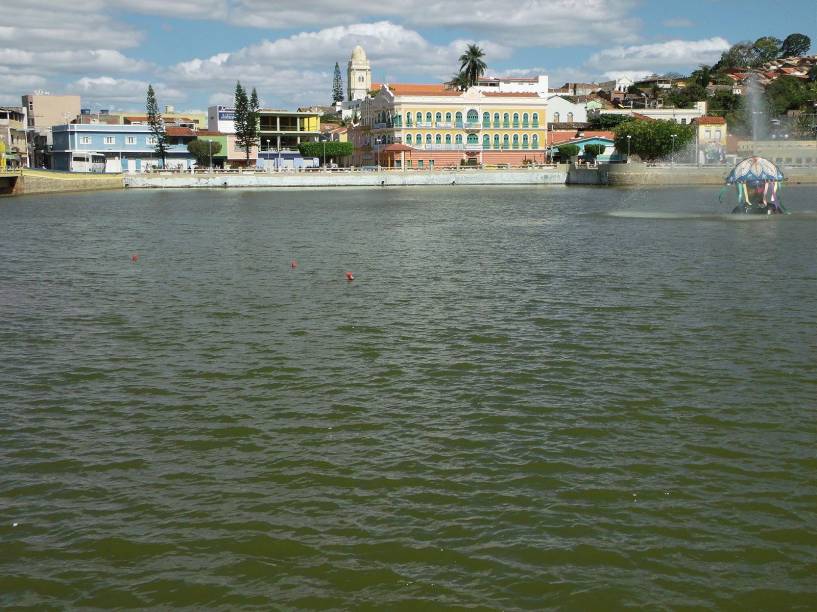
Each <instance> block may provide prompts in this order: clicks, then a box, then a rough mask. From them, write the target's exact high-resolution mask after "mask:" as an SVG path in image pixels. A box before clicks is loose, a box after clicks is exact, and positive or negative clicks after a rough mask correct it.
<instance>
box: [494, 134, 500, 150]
mask: <svg viewBox="0 0 817 612" xmlns="http://www.w3.org/2000/svg"><path fill="white" fill-rule="evenodd" d="M498 148H499V134H494V149H498Z"/></svg>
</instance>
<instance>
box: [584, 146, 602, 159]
mask: <svg viewBox="0 0 817 612" xmlns="http://www.w3.org/2000/svg"><path fill="white" fill-rule="evenodd" d="M606 148H607V146H606V145H603V144H588V145H584V156H585V157H586V158H587V159H596V158H597V157H598V156H599V155H601V154H602V153H604V150H605V149H606Z"/></svg>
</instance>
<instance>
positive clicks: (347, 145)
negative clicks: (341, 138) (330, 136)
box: [298, 140, 355, 160]
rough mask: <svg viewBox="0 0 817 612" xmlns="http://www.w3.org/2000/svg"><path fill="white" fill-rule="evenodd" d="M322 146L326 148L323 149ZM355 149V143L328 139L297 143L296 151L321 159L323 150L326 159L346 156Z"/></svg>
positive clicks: (305, 155)
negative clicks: (325, 140) (326, 140)
mask: <svg viewBox="0 0 817 612" xmlns="http://www.w3.org/2000/svg"><path fill="white" fill-rule="evenodd" d="M324 146H325V147H326V149H324ZM354 150H355V145H353V144H352V143H351V142H338V141H336V140H330V141H328V142H302V143H301V144H299V145H298V151H300V153H301V155H303V156H304V157H319V158H321V160H323V157H324V151H325V152H326V153H325V155H326V159H327V160H328V159H331V158H339V157H348V156H349V155H351V154H352V153H353V152H354Z"/></svg>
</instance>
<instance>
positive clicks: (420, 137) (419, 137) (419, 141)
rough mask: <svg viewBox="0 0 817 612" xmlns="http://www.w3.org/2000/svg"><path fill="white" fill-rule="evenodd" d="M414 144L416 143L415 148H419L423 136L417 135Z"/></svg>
mask: <svg viewBox="0 0 817 612" xmlns="http://www.w3.org/2000/svg"><path fill="white" fill-rule="evenodd" d="M414 142H416V143H417V146H418V147H419V146H420V145H421V144H423V135H422V134H417V139H416V140H415V141H414Z"/></svg>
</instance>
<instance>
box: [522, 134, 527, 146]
mask: <svg viewBox="0 0 817 612" xmlns="http://www.w3.org/2000/svg"><path fill="white" fill-rule="evenodd" d="M522 148H523V149H527V148H528V135H527V134H523V135H522Z"/></svg>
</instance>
